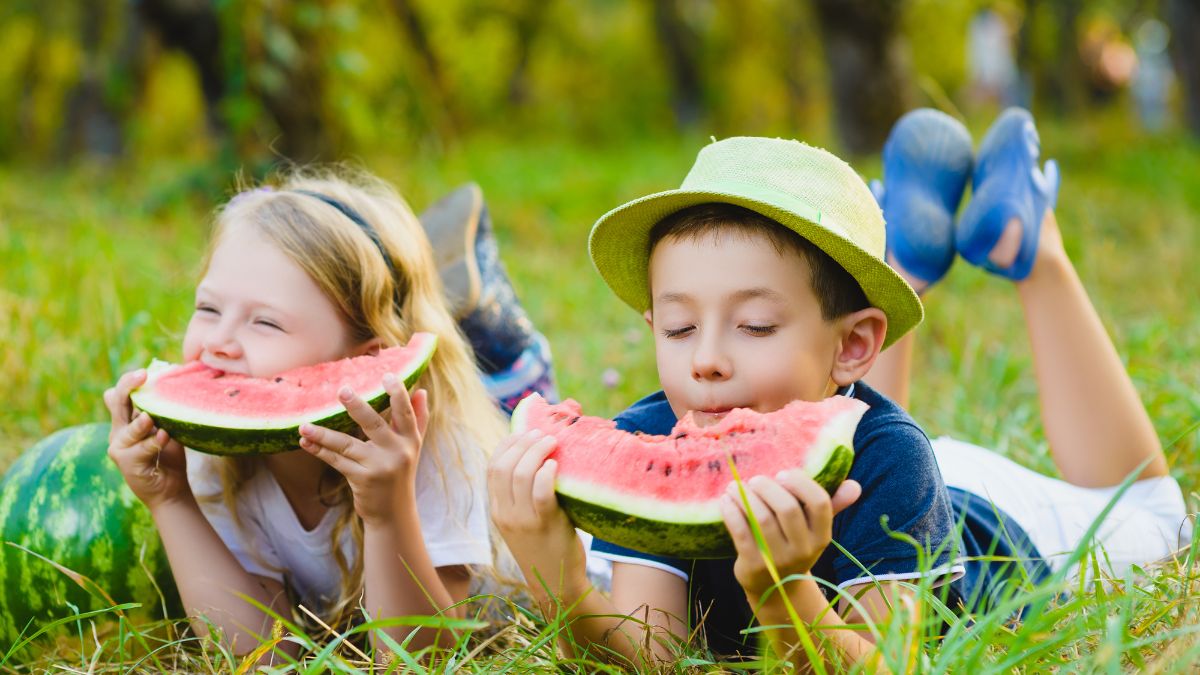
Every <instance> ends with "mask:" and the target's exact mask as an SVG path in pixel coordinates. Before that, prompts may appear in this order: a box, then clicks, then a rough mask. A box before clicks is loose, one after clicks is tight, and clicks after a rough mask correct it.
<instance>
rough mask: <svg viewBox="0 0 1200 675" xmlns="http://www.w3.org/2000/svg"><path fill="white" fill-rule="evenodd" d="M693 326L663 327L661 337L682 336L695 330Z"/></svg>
mask: <svg viewBox="0 0 1200 675" xmlns="http://www.w3.org/2000/svg"><path fill="white" fill-rule="evenodd" d="M695 328H696V327H695V326H682V327H680V328H664V329H663V331H662V334H663V337H665V338H667V339H671V338H678V337H684V336H685V335H687V334H688V333H690V332H692V331H693V330H695Z"/></svg>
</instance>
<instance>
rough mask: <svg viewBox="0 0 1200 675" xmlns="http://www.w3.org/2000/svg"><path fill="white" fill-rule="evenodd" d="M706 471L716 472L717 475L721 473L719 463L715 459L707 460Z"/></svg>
mask: <svg viewBox="0 0 1200 675" xmlns="http://www.w3.org/2000/svg"><path fill="white" fill-rule="evenodd" d="M708 470H709V471H716V472H717V473H721V463H720V462H718V461H717V460H715V459H710V460H708Z"/></svg>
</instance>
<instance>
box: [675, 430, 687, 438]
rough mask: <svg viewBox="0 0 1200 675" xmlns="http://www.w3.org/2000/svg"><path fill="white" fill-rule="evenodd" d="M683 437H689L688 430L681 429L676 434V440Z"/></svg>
mask: <svg viewBox="0 0 1200 675" xmlns="http://www.w3.org/2000/svg"><path fill="white" fill-rule="evenodd" d="M681 438H687V432H686V431H681V432H679V433H677V434H675V440H679V439H681Z"/></svg>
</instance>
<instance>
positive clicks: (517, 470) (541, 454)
mask: <svg viewBox="0 0 1200 675" xmlns="http://www.w3.org/2000/svg"><path fill="white" fill-rule="evenodd" d="M557 445H558V442H557V441H556V440H554V437H553V436H543V437H541V438H539V439H538V440H537V441H535V442H534V443H533V444H532V445H530V446H529V448H528V449H527V450H526V451H525V452H524V453H523V454H522V455H521V458H520V459H519V460H518V461H517V463H516V465H515V466H514V467H513V472H512V476H513V477H512V483H513V497H514V498H515V499H516V501H517V502H529V501H530V500H531V499H532V497H533V479H534V477H535V476H536V475H537V472H538V470H539V469H541V468H542V465H543V464H545V462H546V458H547V457H549V456H550V453H552V452H554V449H555V448H556V447H557ZM530 505H531V506H532V504H530Z"/></svg>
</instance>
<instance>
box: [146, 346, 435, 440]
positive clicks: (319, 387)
mask: <svg viewBox="0 0 1200 675" xmlns="http://www.w3.org/2000/svg"><path fill="white" fill-rule="evenodd" d="M436 347H437V336H435V335H433V334H431V333H416V334H414V335H413V336H412V339H411V340H409V342H408V344H407V345H404V346H400V347H391V348H389V349H384V350H381V351H380V352H378V353H377V354H372V355H365V356H358V357H354V358H347V359H341V360H338V361H330V362H328V363H321V364H317V365H314V366H306V367H303V368H296V369H293V370H289V371H287V372H284V373H280V374H279V375H277V376H275V377H270V378H255V377H249V376H246V375H239V374H235V373H226V372H224V371H221V370H217V369H214V368H210V367H208V366H206V365H204V364H202V363H200V362H198V361H193V362H191V363H186V364H183V365H175V364H170V363H165V362H162V361H155V362H154V363H152V364H151V365H150V367H149V369H148V371H149V375H148V377H147V379H146V383H145V384H144V385H142V386H141V387H140V388H139V389H137V390H135V391H134V392H133V393H132V394H131V396H130V398H131V399H132V400H133V403H134V405H135V406H137V407H138V408H139V409H141V410H144V411H146V412H147V413H148V414H149V415H150V416H151V417H152V418H154V420H155V423H156V424H157V425H158V426H159V427H161V428H163V429H166V430H167V432H168V433H169V434H171V437H172V438H175V439H176V440H178V441H179V442H181V443H183V444H184V445H186V446H187V447H190V448H194V449H196V450H202V451H204V452H209V453H213V454H220V455H232V454H261V453H269V452H279V451H283V450H293V449H295V448H296V447H297V443H298V441H299V427H300V425H301V424H304V423H306V422H307V423H312V424H317V425H320V426H324V427H329V428H332V429H337V430H339V431H352V430H354V429H355V428H357V425H356V424H355V423H354V421H353V420H352V419H350V417H349V414H348V413H346V410H345V408H344V407H343V406H342V404H341V402H340V401H339V400H338V397H337V392H338V390H340V389H341V388H342V387H343V386H350V387H351V388H352V389H354V391H355V393H357V394H358V395H359V396H361V397H362V398H363V399H365V400H366V401H368V402H369V403H370V404H371V405H372V407H374V408H375V409H376V410H383V409H385V408H387V407H388V405H389V404H390V400H389V397H388V396H387V393H386V392H385V391H384V390H383V376H384V375H385V374H388V373H391V374H393V375H395V376H396V377H398V378H400V379H402V380H404V382H405V385H406V386H412V384H413V383H414V382H416V380H417V378H418V377H420V375H421V373H423V372H424V370H425V367H426V366H427V365H428V363H429V360H430V358H432V356H433V352H434V350H435V349H436Z"/></svg>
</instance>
